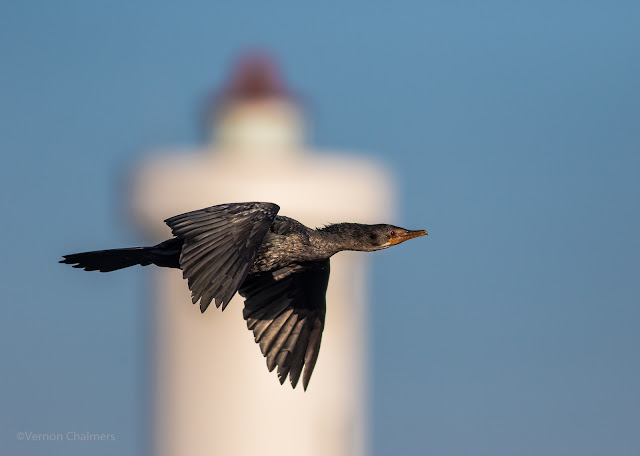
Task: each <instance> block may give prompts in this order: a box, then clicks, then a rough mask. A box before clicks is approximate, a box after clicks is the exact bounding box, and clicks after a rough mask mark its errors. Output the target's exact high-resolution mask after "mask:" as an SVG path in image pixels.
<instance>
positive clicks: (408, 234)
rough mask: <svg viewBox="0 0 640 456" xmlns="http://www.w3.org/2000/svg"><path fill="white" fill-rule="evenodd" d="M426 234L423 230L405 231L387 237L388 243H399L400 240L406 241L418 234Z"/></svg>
mask: <svg viewBox="0 0 640 456" xmlns="http://www.w3.org/2000/svg"><path fill="white" fill-rule="evenodd" d="M427 234H428V233H427V232H426V231H425V230H417V231H406V232H404V233H398V234H397V235H396V237H392V238H390V239H389V244H391V245H396V244H400V243H401V242H404V241H408V240H409V239H413V238H416V237H419V236H426V235H427Z"/></svg>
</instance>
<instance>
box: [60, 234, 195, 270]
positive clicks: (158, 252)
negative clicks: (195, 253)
mask: <svg viewBox="0 0 640 456" xmlns="http://www.w3.org/2000/svg"><path fill="white" fill-rule="evenodd" d="M182 242H183V241H182V239H178V238H173V239H169V240H168V241H164V242H162V243H160V244H158V245H154V246H153V247H131V248H126V249H111V250H97V251H94V252H83V253H72V254H70V255H63V256H62V257H63V258H64V260H60V263H66V264H71V265H73V267H74V268H82V269H84V270H85V271H100V272H111V271H116V270H118V269H123V268H128V267H130V266H135V265H138V264H139V265H140V266H148V265H150V264H155V265H157V266H162V267H165V268H179V267H180V252H181V251H182Z"/></svg>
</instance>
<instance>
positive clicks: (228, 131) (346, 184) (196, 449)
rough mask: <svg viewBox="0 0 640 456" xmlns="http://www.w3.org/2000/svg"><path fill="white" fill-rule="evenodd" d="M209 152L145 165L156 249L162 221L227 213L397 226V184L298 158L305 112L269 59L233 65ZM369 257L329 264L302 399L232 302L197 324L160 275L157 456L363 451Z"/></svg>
mask: <svg viewBox="0 0 640 456" xmlns="http://www.w3.org/2000/svg"><path fill="white" fill-rule="evenodd" d="M209 120H210V121H209V128H210V130H211V141H210V143H209V144H207V145H206V146H204V147H202V148H200V149H195V150H185V149H184V148H183V149H181V150H173V151H171V150H169V151H164V153H154V154H152V155H149V156H148V158H147V159H146V160H144V161H143V162H142V163H141V166H140V168H139V170H138V173H137V174H136V176H135V179H134V182H133V194H132V203H131V204H132V209H133V211H132V212H133V214H135V215H136V217H137V222H138V223H139V225H140V226H141V227H142V228H143V229H144V230H145V232H146V233H147V234H148V235H149V236H150V237H152V238H153V239H154V240H157V241H160V240H163V239H166V238H168V237H170V232H169V230H168V228H167V227H166V226H165V225H164V223H163V222H162V220H164V219H165V218H167V217H170V216H173V215H176V214H180V213H182V212H186V211H190V210H194V209H199V208H203V207H206V206H212V205H215V204H220V203H226V202H242V201H270V202H274V203H277V204H278V205H280V207H281V209H280V214H282V215H287V216H289V217H293V218H295V219H297V220H299V221H300V222H302V223H304V224H305V225H307V226H311V227H314V226H321V225H324V224H326V223H331V222H341V221H350V222H363V223H382V222H383V221H387V220H391V219H392V214H391V208H392V207H393V206H394V204H393V202H394V189H393V187H392V182H391V178H390V176H389V174H388V173H387V172H386V171H385V170H384V168H383V167H381V166H380V165H379V164H376V163H374V162H372V161H371V160H368V159H363V158H354V157H350V156H349V155H347V154H344V153H330V152H326V151H323V152H322V153H317V152H314V151H312V150H309V149H308V148H307V147H306V146H305V144H304V130H305V128H304V121H303V117H302V113H301V109H300V107H299V106H298V105H297V103H296V102H295V101H294V99H293V97H292V96H291V95H290V92H289V90H288V89H287V88H286V87H285V85H284V83H283V82H282V79H281V77H280V75H279V74H278V72H277V71H276V67H275V65H274V63H273V62H272V60H271V59H269V58H268V57H266V56H265V55H261V54H252V55H248V56H245V57H243V58H241V59H240V60H239V62H238V63H237V65H236V67H235V69H234V71H233V72H232V76H231V78H230V81H229V82H228V83H227V84H226V85H225V87H224V89H223V90H222V91H221V93H220V95H219V96H218V97H217V98H216V102H215V104H214V109H213V113H212V115H211V117H210V119H209ZM366 261H367V255H363V254H358V253H341V254H339V255H337V256H335V257H334V258H332V259H331V269H332V271H331V278H330V281H329V288H328V291H327V316H326V323H325V330H324V335H323V338H322V346H321V349H320V356H319V358H318V362H317V365H316V369H315V371H314V375H313V378H312V379H311V382H310V384H309V388H308V390H307V391H306V392H304V391H303V389H302V388H301V387H298V388H297V389H296V390H292V389H291V386H290V385H289V384H288V382H287V383H285V384H284V385H280V384H279V382H278V379H277V376H276V375H275V374H274V373H273V372H272V373H270V372H268V371H267V368H266V365H265V360H264V358H263V357H262V355H261V353H260V350H259V347H258V346H257V345H256V344H255V343H254V341H253V335H252V333H251V332H250V331H248V330H247V328H246V323H245V321H244V319H243V318H242V307H243V302H242V298H241V297H239V296H237V295H236V297H234V299H233V300H232V301H231V303H230V304H229V307H228V308H227V309H226V310H225V312H224V313H223V312H221V311H220V310H219V309H215V308H210V309H209V310H208V311H207V312H206V313H205V314H201V313H200V311H199V309H198V307H197V306H193V305H192V304H191V300H190V294H189V290H188V288H187V284H186V282H185V281H184V280H183V279H182V274H181V272H180V271H178V270H159V269H157V270H154V271H153V273H154V274H155V277H154V290H153V296H152V299H153V301H154V305H153V309H154V312H155V314H154V315H153V316H152V317H150V318H153V319H154V323H153V327H154V341H153V345H152V346H153V349H154V361H153V372H151V378H152V379H153V381H154V382H155V388H154V397H153V402H154V403H153V412H152V415H153V420H154V423H153V425H152V426H153V439H154V442H153V453H154V454H157V455H160V456H182V455H190V456H198V455H270V454H274V455H278V456H286V455H296V456H325V455H332V456H340V455H344V456H353V455H356V456H357V455H363V454H365V453H366V452H367V450H366V428H367V425H366V422H367V419H366V417H367V403H366V401H367V394H368V382H367V378H366V373H367V359H368V348H367V325H368V312H367V301H366V293H365V290H366V275H367V274H366V264H365V263H366Z"/></svg>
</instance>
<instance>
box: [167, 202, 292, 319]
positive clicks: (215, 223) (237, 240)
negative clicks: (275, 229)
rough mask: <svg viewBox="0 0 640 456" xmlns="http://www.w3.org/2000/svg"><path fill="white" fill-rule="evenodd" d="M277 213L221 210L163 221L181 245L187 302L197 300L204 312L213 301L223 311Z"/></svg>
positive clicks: (249, 206)
mask: <svg viewBox="0 0 640 456" xmlns="http://www.w3.org/2000/svg"><path fill="white" fill-rule="evenodd" d="M279 209H280V207H279V206H278V205H276V204H273V203H233V204H221V205H219V206H212V207H208V208H205V209H200V210H198V211H193V212H187V213H186V214H181V215H176V216H175V217H171V218H169V219H167V220H165V223H166V224H167V225H169V227H170V228H171V231H172V232H173V234H174V236H176V237H178V238H180V239H183V240H184V244H183V246H182V252H181V254H180V268H181V269H182V275H183V277H184V278H185V279H187V280H188V281H189V289H190V290H191V300H192V301H193V303H194V304H195V303H196V302H198V300H200V310H201V311H202V312H204V311H205V310H206V309H207V307H209V304H210V303H211V301H212V300H215V304H216V307H220V306H221V305H222V310H224V308H225V307H226V306H227V304H228V303H229V301H230V300H231V298H232V297H233V295H234V294H235V292H236V291H237V290H238V287H239V286H240V284H241V283H242V282H243V280H244V279H245V277H246V276H247V273H248V272H249V269H250V268H251V266H252V265H253V263H254V262H255V260H256V257H257V256H258V251H259V250H260V245H261V244H262V239H263V238H264V235H265V234H266V233H267V231H268V230H269V227H270V226H271V223H273V220H274V218H275V217H276V214H277V213H278V210H279Z"/></svg>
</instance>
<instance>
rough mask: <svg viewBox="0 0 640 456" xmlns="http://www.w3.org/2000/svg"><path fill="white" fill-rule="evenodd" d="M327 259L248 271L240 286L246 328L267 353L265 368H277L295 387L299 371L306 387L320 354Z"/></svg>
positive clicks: (280, 376) (265, 353)
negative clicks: (243, 301)
mask: <svg viewBox="0 0 640 456" xmlns="http://www.w3.org/2000/svg"><path fill="white" fill-rule="evenodd" d="M328 281H329V260H328V259H327V260H324V261H316V262H308V263H300V264H292V265H290V266H287V267H285V268H282V269H279V270H276V271H271V272H265V273H261V274H256V275H249V276H247V278H246V280H245V281H244V283H243V284H242V285H241V287H240V290H239V292H240V294H241V295H242V296H244V297H245V303H244V311H243V316H244V319H245V320H246V321H247V328H248V329H250V330H252V331H253V335H254V337H255V340H256V342H257V343H258V344H259V345H260V350H261V351H262V354H263V356H265V358H266V362H267V368H268V369H269V371H272V370H273V369H274V368H275V367H277V368H278V370H277V373H278V379H279V381H280V383H283V382H284V381H285V380H286V378H287V376H288V377H289V381H290V382H291V385H292V387H294V388H295V387H296V385H297V383H298V380H299V379H300V375H301V374H302V373H303V370H304V374H303V377H302V385H303V387H304V389H305V390H306V389H307V386H308V385H309V380H310V378H311V374H312V373H313V369H314V367H315V364H316V362H317V359H318V353H319V351H320V342H321V340H322V330H323V328H324V320H325V312H326V299H325V294H326V290H327V284H328Z"/></svg>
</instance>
